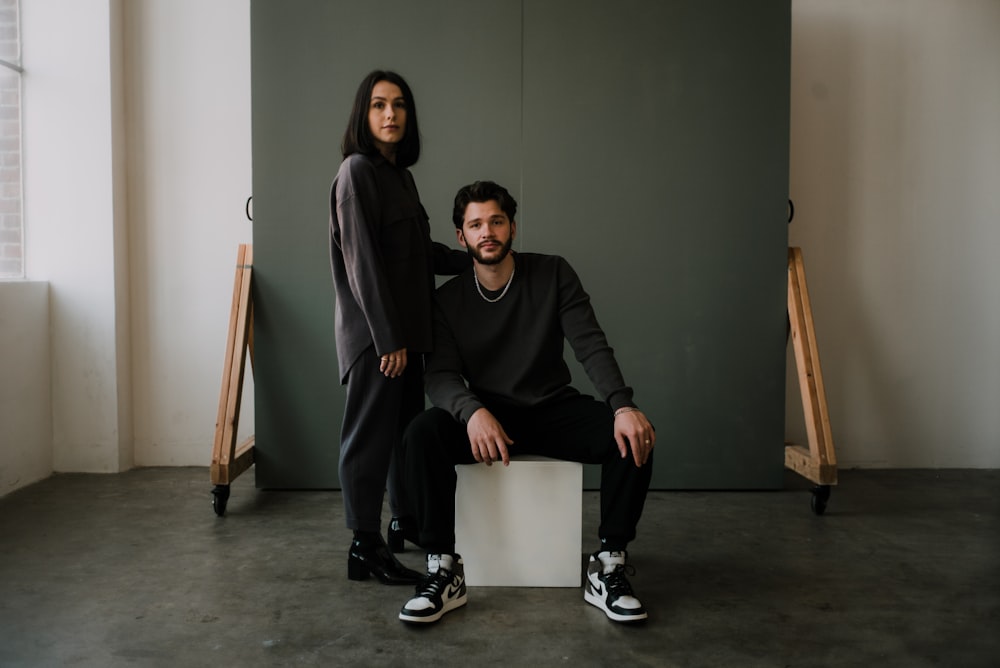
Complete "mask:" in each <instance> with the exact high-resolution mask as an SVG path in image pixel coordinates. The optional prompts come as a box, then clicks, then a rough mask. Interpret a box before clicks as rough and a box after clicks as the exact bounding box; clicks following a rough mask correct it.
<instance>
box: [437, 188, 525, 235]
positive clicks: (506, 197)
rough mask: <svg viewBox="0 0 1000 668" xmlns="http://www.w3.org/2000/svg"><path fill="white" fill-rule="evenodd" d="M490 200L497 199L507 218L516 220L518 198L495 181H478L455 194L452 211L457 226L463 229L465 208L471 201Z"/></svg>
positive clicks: (452, 219)
mask: <svg viewBox="0 0 1000 668" xmlns="http://www.w3.org/2000/svg"><path fill="white" fill-rule="evenodd" d="M490 200H493V201H495V202H496V203H497V206H499V207H500V210H501V211H503V212H504V213H505V214H507V218H509V219H510V221H511V222H514V214H516V213H517V200H515V199H514V198H513V197H511V194H510V193H509V192H507V189H506V188H504V187H503V186H501V185H499V184H497V183H494V182H493V181H476V182H475V183H473V184H471V185H467V186H464V187H463V188H461V189H459V191H458V194H457V195H455V208H454V209H453V210H452V212H451V221H452V222H453V223H455V228H456V229H459V230H460V229H462V222H463V221H464V220H465V209H466V207H468V206H469V202H478V203H483V202H489V201H490Z"/></svg>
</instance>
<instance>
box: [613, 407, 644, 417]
mask: <svg viewBox="0 0 1000 668" xmlns="http://www.w3.org/2000/svg"><path fill="white" fill-rule="evenodd" d="M638 410H639V409H638V408H633V407H632V406H622V407H621V408H619V409H618V410H616V411H615V417H618V416H619V415H621V414H622V413H632V412H633V411H638Z"/></svg>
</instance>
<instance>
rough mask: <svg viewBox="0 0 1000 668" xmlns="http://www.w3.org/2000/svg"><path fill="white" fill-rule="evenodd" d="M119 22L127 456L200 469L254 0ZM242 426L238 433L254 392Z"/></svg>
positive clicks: (223, 297)
mask: <svg viewBox="0 0 1000 668" xmlns="http://www.w3.org/2000/svg"><path fill="white" fill-rule="evenodd" d="M125 21H126V26H127V29H126V49H125V52H126V56H127V60H126V62H127V75H126V76H127V87H128V91H129V94H128V129H129V132H128V146H129V223H130V224H129V233H130V243H129V257H130V260H131V266H132V273H131V276H132V283H131V291H132V350H133V370H134V375H133V389H134V405H135V462H136V465H138V466H161V465H182V466H183V465H200V466H207V465H208V464H209V462H210V460H211V454H212V437H213V434H214V429H215V419H216V413H217V410H218V403H219V389H220V384H221V381H222V367H223V358H224V357H225V349H226V333H227V330H228V326H229V309H230V303H231V301H232V293H233V277H234V272H235V267H236V253H237V249H238V246H239V244H240V243H249V242H250V241H251V231H252V226H251V224H250V221H249V220H247V217H246V214H245V208H244V207H245V204H246V200H247V198H248V197H249V196H250V194H251V188H252V179H251V176H252V173H251V165H250V163H251V158H250V154H251V152H250V148H251V147H250V3H249V2H248V0H213V1H212V2H204V1H202V0H170V1H169V2H163V1H162V0H129V2H127V3H126V5H125ZM246 377H247V379H246V384H247V386H248V390H251V389H252V384H253V383H252V375H251V373H250V371H249V368H248V371H247V374H246ZM240 418H241V419H240V430H239V431H240V438H241V439H242V438H243V437H244V436H245V435H247V434H249V433H253V424H254V423H253V396H252V392H250V391H248V393H247V394H246V395H245V398H244V399H243V409H242V411H241V415H240Z"/></svg>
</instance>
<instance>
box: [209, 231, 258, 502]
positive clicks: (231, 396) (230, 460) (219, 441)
mask: <svg viewBox="0 0 1000 668" xmlns="http://www.w3.org/2000/svg"><path fill="white" fill-rule="evenodd" d="M252 266H253V247H252V246H251V245H250V244H241V245H240V247H239V252H238V253H237V257H236V277H235V281H234V285H233V302H232V306H231V308H230V314H229V335H228V337H227V341H226V358H225V362H224V365H223V372H222V389H221V391H220V393H219V410H218V415H217V417H216V422H215V438H214V441H213V446H212V464H211V478H212V482H213V483H214V484H215V489H213V491H212V494H213V501H212V505H213V507H214V508H215V512H216V514H217V515H220V516H221V515H223V514H225V509H226V502H227V501H228V499H229V484H230V483H231V482H232V481H233V480H235V479H236V477H237V476H238V475H239V474H240V473H242V472H243V471H245V470H247V469H248V468H250V466H252V465H253V455H254V449H253V446H254V437H253V436H251V437H250V438H248V439H247V440H245V441H244V442H243V443H241V444H240V445H239V446H237V444H236V435H237V430H238V428H239V416H240V404H241V402H242V395H243V379H244V370H245V368H246V357H247V350H248V349H249V351H250V356H251V365H252V364H253V304H252V296H251V295H252V293H251V278H252Z"/></svg>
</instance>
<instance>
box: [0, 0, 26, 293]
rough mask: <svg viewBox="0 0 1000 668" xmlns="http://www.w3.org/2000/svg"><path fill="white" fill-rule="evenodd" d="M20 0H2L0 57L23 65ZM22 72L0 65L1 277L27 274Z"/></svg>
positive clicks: (0, 10) (0, 6) (0, 5)
mask: <svg viewBox="0 0 1000 668" xmlns="http://www.w3.org/2000/svg"><path fill="white" fill-rule="evenodd" d="M18 4H19V2H18V0H0V60H4V61H6V62H8V63H11V64H14V65H20V64H21V43H20V39H21V38H20V17H19V15H18ZM22 230H23V227H22V221H21V74H20V72H18V71H17V70H15V69H11V68H9V67H4V66H0V277H20V276H23V274H24V245H23V232H22Z"/></svg>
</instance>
